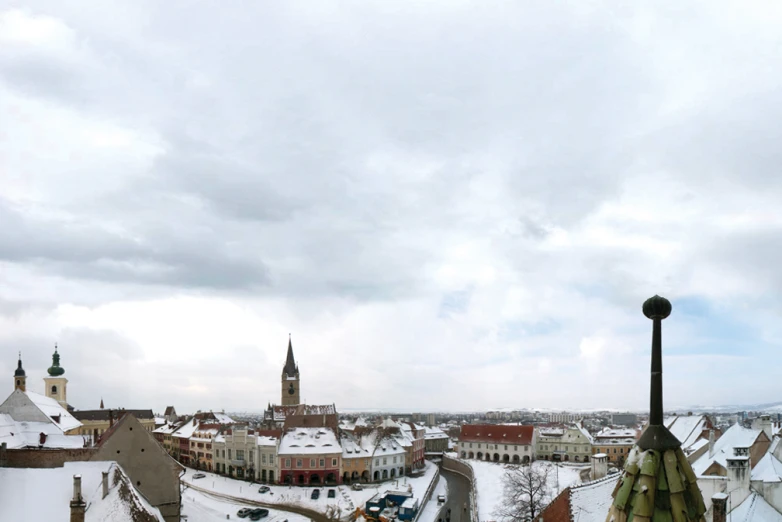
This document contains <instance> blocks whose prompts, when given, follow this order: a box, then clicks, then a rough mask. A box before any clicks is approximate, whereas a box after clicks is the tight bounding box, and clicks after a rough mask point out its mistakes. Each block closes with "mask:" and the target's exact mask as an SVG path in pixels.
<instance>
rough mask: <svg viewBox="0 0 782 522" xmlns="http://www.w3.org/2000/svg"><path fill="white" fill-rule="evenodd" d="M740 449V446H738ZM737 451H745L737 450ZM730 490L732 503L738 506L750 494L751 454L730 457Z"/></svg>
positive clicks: (728, 460) (728, 462) (728, 461)
mask: <svg viewBox="0 0 782 522" xmlns="http://www.w3.org/2000/svg"><path fill="white" fill-rule="evenodd" d="M737 450H738V448H737ZM736 453H743V452H741V451H736ZM726 460H727V464H728V491H727V493H728V494H730V500H731V503H732V504H733V505H734V506H738V505H739V504H741V503H742V502H744V500H745V499H746V498H747V497H748V496H749V481H750V476H751V474H752V472H751V469H750V462H749V455H734V456H732V457H728V458H727V459H726Z"/></svg>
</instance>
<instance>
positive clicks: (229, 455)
mask: <svg viewBox="0 0 782 522" xmlns="http://www.w3.org/2000/svg"><path fill="white" fill-rule="evenodd" d="M228 458H229V459H230V458H231V450H230V448H229V449H228Z"/></svg>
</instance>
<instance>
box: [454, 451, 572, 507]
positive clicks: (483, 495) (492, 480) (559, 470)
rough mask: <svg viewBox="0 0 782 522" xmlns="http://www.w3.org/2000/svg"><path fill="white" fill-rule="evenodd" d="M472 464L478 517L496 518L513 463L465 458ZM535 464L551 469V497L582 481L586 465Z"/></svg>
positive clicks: (539, 462) (544, 462)
mask: <svg viewBox="0 0 782 522" xmlns="http://www.w3.org/2000/svg"><path fill="white" fill-rule="evenodd" d="M463 462H467V463H468V464H470V466H472V469H473V471H474V472H475V485H476V489H477V501H478V518H479V520H480V521H481V522H485V521H487V520H496V519H497V517H496V516H495V515H494V511H495V509H496V508H497V506H499V505H500V503H501V502H502V476H503V475H504V474H505V470H506V469H507V468H514V467H516V466H514V465H512V464H500V463H494V462H484V461H480V460H463ZM534 465H535V466H541V467H544V466H545V467H547V468H548V470H549V475H548V485H549V488H550V491H551V498H554V497H555V496H557V494H559V492H560V491H562V490H563V489H565V488H566V487H568V486H572V485H574V484H580V483H581V476H580V473H581V470H583V469H586V468H585V467H583V466H582V467H575V466H566V465H556V464H554V463H553V462H548V461H541V460H539V461H536V462H535V463H534Z"/></svg>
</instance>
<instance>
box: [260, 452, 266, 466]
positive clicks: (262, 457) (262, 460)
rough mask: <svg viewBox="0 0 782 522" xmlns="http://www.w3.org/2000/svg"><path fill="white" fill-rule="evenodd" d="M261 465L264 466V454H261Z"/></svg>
mask: <svg viewBox="0 0 782 522" xmlns="http://www.w3.org/2000/svg"><path fill="white" fill-rule="evenodd" d="M261 464H266V453H261Z"/></svg>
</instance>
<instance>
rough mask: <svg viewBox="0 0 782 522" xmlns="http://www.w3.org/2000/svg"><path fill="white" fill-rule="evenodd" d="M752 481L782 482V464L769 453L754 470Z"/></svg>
mask: <svg viewBox="0 0 782 522" xmlns="http://www.w3.org/2000/svg"><path fill="white" fill-rule="evenodd" d="M750 480H751V481H753V482H754V481H756V480H757V481H761V482H782V462H780V461H779V459H777V458H776V457H775V456H774V454H773V453H772V452H771V451H769V452H767V453H766V454H765V455H763V458H762V459H760V460H759V461H758V463H757V465H755V467H754V468H752V476H751V479H750Z"/></svg>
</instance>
